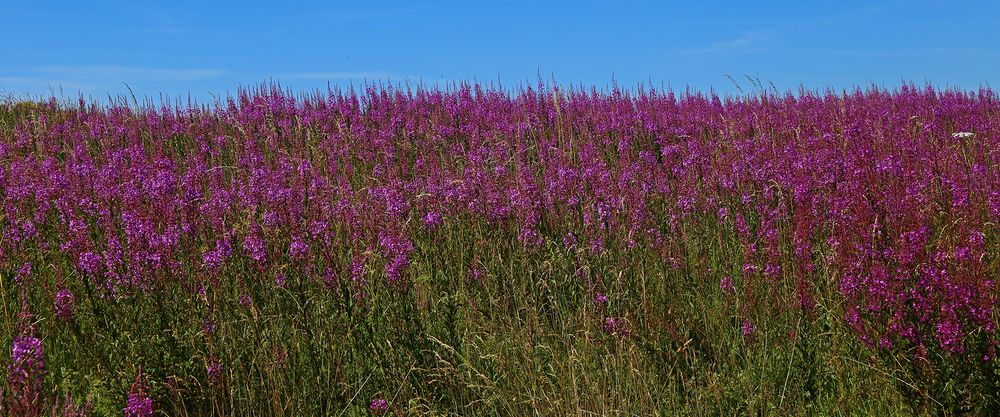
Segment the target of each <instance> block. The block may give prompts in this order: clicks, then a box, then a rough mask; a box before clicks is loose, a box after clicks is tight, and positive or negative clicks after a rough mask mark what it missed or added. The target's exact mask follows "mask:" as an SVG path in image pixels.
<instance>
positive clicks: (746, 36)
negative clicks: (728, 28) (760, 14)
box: [681, 30, 776, 55]
mask: <svg viewBox="0 0 1000 417" xmlns="http://www.w3.org/2000/svg"><path fill="white" fill-rule="evenodd" d="M775 36H776V35H775V33H774V31H772V30H760V31H748V32H743V33H741V34H740V35H739V36H737V37H736V38H733V39H728V40H723V41H718V42H713V43H711V44H709V45H708V46H705V47H701V48H688V49H683V50H681V52H684V53H689V54H703V55H716V54H727V55H731V54H752V53H756V52H763V51H766V50H769V49H772V48H774V39H775Z"/></svg>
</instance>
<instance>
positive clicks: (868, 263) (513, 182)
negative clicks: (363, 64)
mask: <svg viewBox="0 0 1000 417" xmlns="http://www.w3.org/2000/svg"><path fill="white" fill-rule="evenodd" d="M998 161H1000V100H998V98H997V94H996V93H994V92H993V91H991V90H988V89H982V90H979V91H956V90H947V91H941V90H935V89H933V88H930V87H926V88H918V87H915V86H913V85H907V86H904V87H902V88H900V89H897V90H893V91H887V90H883V89H877V88H873V89H868V90H860V89H858V90H854V91H844V92H839V93H838V92H827V93H816V92H810V91H800V92H799V93H798V94H787V95H778V94H772V93H761V94H757V95H752V96H745V97H730V98H721V97H717V96H715V95H704V94H701V93H697V92H690V91H689V92H686V93H684V94H675V93H673V92H670V91H660V90H647V89H641V88H640V89H638V90H622V89H619V88H612V89H611V90H610V91H598V90H596V89H592V90H590V91H587V90H581V89H567V88H563V87H560V86H556V85H543V84H541V83H540V84H539V85H537V86H531V87H525V88H521V89H519V90H517V91H505V90H502V89H499V88H495V87H485V86H481V85H476V84H468V83H462V84H456V85H452V86H451V87H449V88H444V89H426V88H416V89H411V88H406V87H399V86H369V87H367V88H365V89H364V91H363V92H357V91H355V90H353V89H352V90H347V91H340V90H331V91H327V92H325V93H319V92H317V93H312V94H304V95H295V94H292V93H290V92H288V91H285V90H283V89H282V88H281V87H280V86H278V85H270V84H269V85H262V86H260V87H257V88H254V89H251V90H245V91H242V92H240V93H239V94H238V95H236V96H234V97H230V98H228V99H226V100H225V101H218V102H216V103H215V104H214V106H204V105H201V106H199V105H196V104H187V105H182V104H180V103H174V104H162V105H156V104H153V103H152V102H147V103H146V104H144V105H139V103H137V102H135V101H131V102H130V101H126V100H121V101H118V102H110V103H107V104H98V103H95V102H92V101H87V100H84V99H80V100H79V101H78V102H58V101H57V100H56V99H51V100H48V101H38V102H24V101H22V102H16V101H7V102H5V103H3V104H0V210H2V211H0V233H2V235H0V284H2V297H3V298H2V303H3V306H2V307H3V310H2V311H3V312H2V314H3V315H2V317H0V327H2V328H3V332H2V333H0V342H3V344H4V346H7V347H9V352H10V353H9V355H6V354H5V355H2V356H0V358H2V360H3V361H4V363H6V365H7V366H5V367H4V369H6V372H7V378H5V379H4V380H5V381H6V384H5V385H4V386H3V400H2V401H0V407H2V408H0V414H3V415H42V414H46V415H48V414H58V413H59V412H62V413H63V414H69V415H89V414H93V415H123V413H124V415H143V416H145V415H274V416H296V415H343V414H350V415H389V414H392V415H397V414H485V415H495V414H506V415H523V414H526V413H534V412H537V413H540V414H550V415H567V414H579V413H583V412H591V413H598V414H610V415H624V414H628V413H634V414H643V415H645V414H665V415H675V414H694V415H698V414H708V415H716V414H732V413H745V414H760V413H763V414H781V415H784V414H813V413H818V414H834V413H837V414H880V415H884V414H902V415H910V414H914V413H920V414H961V413H970V412H971V413H975V414H989V413H990V412H991V411H995V410H996V409H997V408H996V407H998V405H1000V394H998V392H1000V367H998V359H997V356H998V349H1000V335H998V330H997V324H998V318H997V313H998V311H997V309H998V299H997V297H998V289H997V285H998V283H997V281H998V279H1000V276H998V270H1000V266H998V265H1000V259H998V249H997V248H998V238H1000V236H998V233H997V224H998V221H1000V172H998V169H1000V164H998ZM5 351H8V350H5ZM0 385H2V384H0ZM59 410H63V411H59Z"/></svg>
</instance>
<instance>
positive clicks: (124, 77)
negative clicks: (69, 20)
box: [31, 65, 229, 81]
mask: <svg viewBox="0 0 1000 417" xmlns="http://www.w3.org/2000/svg"><path fill="white" fill-rule="evenodd" d="M31 70H32V72H33V73H35V74H48V75H56V76H60V77H62V78H67V79H88V80H94V79H100V80H107V81H128V80H160V81H195V80H205V79H210V78H215V77H219V76H222V75H225V74H227V73H229V72H228V71H226V70H221V69H215V68H151V67H137V66H127V65H85V66H44V67H35V68H32V69H31Z"/></svg>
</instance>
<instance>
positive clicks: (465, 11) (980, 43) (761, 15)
mask: <svg viewBox="0 0 1000 417" xmlns="http://www.w3.org/2000/svg"><path fill="white" fill-rule="evenodd" d="M289 3H291V2H289ZM765 3H766V4H765ZM0 17H2V19H0V20H2V21H3V24H2V25H0V92H2V93H5V94H9V93H13V94H15V95H25V94H27V95H31V96H47V95H49V94H50V92H53V91H54V92H55V93H56V95H57V96H58V95H60V94H62V95H63V96H70V97H75V96H76V95H78V94H80V93H83V94H84V95H90V96H94V97H97V98H101V97H107V95H108V94H112V95H116V94H121V93H123V92H125V91H126V90H125V83H128V85H129V86H131V87H132V89H133V90H134V91H135V92H136V93H137V94H138V95H140V96H142V95H145V96H154V97H155V96H158V95H159V94H161V93H165V94H168V95H170V96H172V97H178V96H184V97H186V96H187V95H188V94H190V95H191V96H193V97H195V98H198V99H202V100H206V99H209V98H210V97H212V96H213V95H216V96H224V95H226V94H231V93H233V92H235V91H236V89H237V88H238V87H239V86H250V85H254V84H258V83H260V82H262V81H266V80H269V79H277V80H279V81H280V82H281V83H282V85H284V86H286V87H289V88H291V89H293V90H312V89H316V88H323V89H325V87H326V86H327V83H330V84H333V85H347V84H348V83H351V82H353V83H354V85H362V84H363V83H364V82H365V81H366V80H369V81H370V80H382V81H389V82H393V83H396V82H399V83H405V82H409V83H410V84H411V85H415V84H418V83H421V82H422V83H423V84H425V85H433V84H435V83H441V82H449V81H455V80H478V81H481V82H485V83H488V82H491V81H496V80H499V81H500V82H502V83H503V85H504V86H505V87H513V86H516V85H518V84H519V83H522V84H523V83H532V84H533V83H535V82H537V79H538V76H539V75H541V76H542V77H543V78H544V79H545V80H551V79H555V80H556V81H558V82H559V83H561V84H564V85H565V84H571V83H572V84H579V83H582V84H585V85H596V86H598V87H606V86H608V85H609V84H610V83H611V81H612V79H614V80H617V82H618V84H619V85H622V86H625V87H634V86H636V85H637V84H638V83H647V84H648V83H650V82H651V83H652V84H655V85H656V86H661V85H662V86H669V87H671V88H673V89H674V90H683V89H684V88H685V87H692V88H695V89H699V90H703V91H704V90H708V89H709V88H714V89H715V90H716V91H718V92H721V93H735V92H737V90H736V87H734V84H733V81H731V80H730V79H729V78H728V77H727V76H729V77H732V78H733V79H735V80H736V81H737V82H738V83H739V84H740V85H741V87H742V88H743V89H744V90H752V86H751V85H750V83H749V82H748V81H747V77H748V76H749V77H753V78H757V79H760V80H761V81H763V82H765V83H773V84H774V85H775V86H776V87H777V88H778V89H779V90H782V91H784V90H786V89H793V90H795V89H798V87H799V85H804V86H806V87H807V88H819V89H822V88H826V87H834V88H850V87H852V86H856V85H861V86H867V85H871V84H873V83H874V84H877V85H880V86H886V87H892V86H896V85H899V84H900V82H901V81H902V80H911V81H914V82H917V83H920V84H922V83H924V82H931V83H933V84H935V85H938V86H952V87H961V88H967V89H975V88H978V87H979V86H980V85H983V84H987V83H991V82H992V83H997V82H1000V74H998V72H997V71H998V70H1000V42H998V40H1000V30H998V29H997V28H1000V5H998V4H997V3H996V2H990V1H963V0H954V1H940V0H937V1H935V0H913V1H887V2H863V1H787V2H785V1H775V2H747V1H711V0H704V1H695V2H683V3H681V2H676V3H675V2H639V1H635V2H628V1H602V2H588V1H573V2H544V1H526V2H516V1H506V2H502V3H497V4H486V3H485V2H475V1H472V2H470V1H462V2H419V1H416V2H360V1H359V2H334V1H328V2H321V1H316V2H310V1H300V2H295V5H294V6H293V5H289V4H283V3H279V2H259V3H258V2H253V1H240V2H235V1H234V2H225V1H193V0H173V1H169V2H139V1H132V2H124V1H123V2H103V1H48V2H39V1H12V0H6V1H3V2H2V3H0ZM992 86H993V87H994V88H995V87H996V85H992ZM60 91H61V93H60Z"/></svg>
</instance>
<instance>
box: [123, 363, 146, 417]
mask: <svg viewBox="0 0 1000 417" xmlns="http://www.w3.org/2000/svg"><path fill="white" fill-rule="evenodd" d="M124 412H125V417H152V416H153V399H152V398H150V397H149V394H148V393H147V391H146V379H145V378H144V377H143V375H142V369H139V372H138V373H137V374H136V376H135V382H133V383H132V387H131V388H130V389H129V393H128V399H127V400H126V404H125V409H124Z"/></svg>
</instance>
